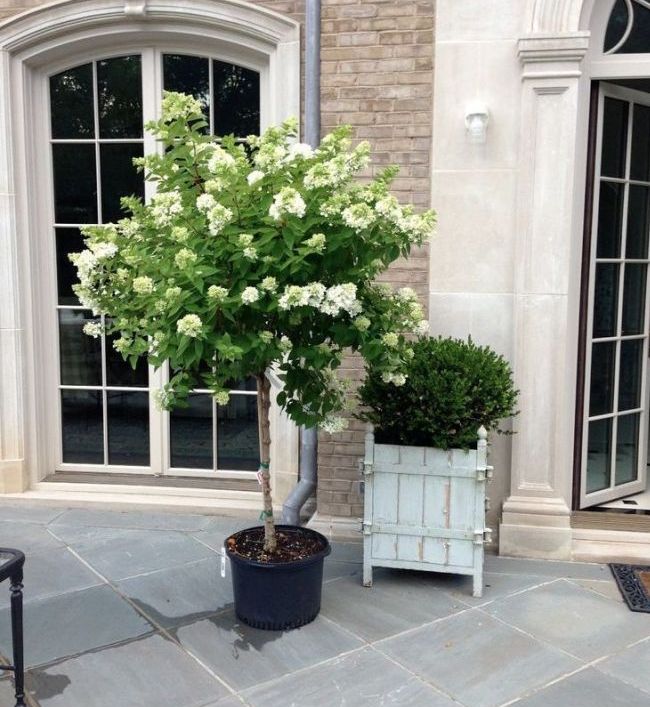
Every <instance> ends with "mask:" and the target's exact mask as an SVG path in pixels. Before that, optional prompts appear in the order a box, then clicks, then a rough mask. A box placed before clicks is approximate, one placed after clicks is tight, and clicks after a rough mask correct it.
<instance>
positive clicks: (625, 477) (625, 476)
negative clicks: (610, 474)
mask: <svg viewBox="0 0 650 707" xmlns="http://www.w3.org/2000/svg"><path fill="white" fill-rule="evenodd" d="M640 418H641V415H623V416H622V417H619V418H618V423H617V428H616V478H615V484H616V485H617V486H620V484H627V483H629V482H630V481H634V480H635V479H636V478H637V474H638V460H639V420H640Z"/></svg>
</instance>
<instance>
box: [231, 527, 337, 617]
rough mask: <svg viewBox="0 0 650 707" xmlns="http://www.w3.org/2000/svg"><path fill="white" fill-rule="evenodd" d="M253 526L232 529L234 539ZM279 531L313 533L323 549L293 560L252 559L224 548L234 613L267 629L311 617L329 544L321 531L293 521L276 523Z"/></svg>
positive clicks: (317, 603) (316, 606) (316, 605)
mask: <svg viewBox="0 0 650 707" xmlns="http://www.w3.org/2000/svg"><path fill="white" fill-rule="evenodd" d="M259 528H260V526H258V527H257V528H247V529H246V530H240V531H239V532H237V533H234V534H233V535H231V536H230V538H234V539H237V537H238V536H240V535H245V534H246V533H247V532H250V531H252V530H258V529H259ZM276 529H277V530H279V531H282V532H289V533H301V534H304V535H307V536H311V537H316V538H318V540H320V542H321V543H322V545H323V549H322V550H321V551H320V552H318V553H316V554H315V555H312V556H311V557H307V558H305V559H304V560H296V561H295V562H283V563H270V562H256V561H254V560H249V559H247V558H245V557H241V555H237V554H235V553H233V552H230V551H229V550H228V540H230V538H226V542H225V548H226V554H227V555H228V557H229V558H230V570H231V574H232V588H233V593H234V596H235V613H236V614H237V617H238V618H239V619H240V620H241V621H243V622H244V623H245V624H248V625H249V626H253V627H255V628H261V629H265V630H268V631H284V630H286V629H290V628H298V627H299V626H304V625H305V624H308V623H310V622H311V621H313V620H314V619H315V618H316V617H317V616H318V612H319V611H320V600H321V590H322V588H323V562H324V560H325V558H326V557H327V555H329V554H330V552H331V551H332V548H331V547H330V544H329V542H328V540H327V538H326V537H325V536H324V535H321V534H320V533H317V532H316V531H315V530H311V529H310V528H301V527H299V526H294V525H277V526H276Z"/></svg>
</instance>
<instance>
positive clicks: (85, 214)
mask: <svg viewBox="0 0 650 707" xmlns="http://www.w3.org/2000/svg"><path fill="white" fill-rule="evenodd" d="M52 158H53V162H54V213H55V220H56V222H57V223H97V175H96V172H95V146H94V145H79V144H67V145H60V144H58V145H52Z"/></svg>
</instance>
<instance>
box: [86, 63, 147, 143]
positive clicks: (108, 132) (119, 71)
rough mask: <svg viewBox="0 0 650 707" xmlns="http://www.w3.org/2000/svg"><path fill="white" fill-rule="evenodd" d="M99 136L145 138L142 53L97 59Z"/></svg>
mask: <svg viewBox="0 0 650 707" xmlns="http://www.w3.org/2000/svg"><path fill="white" fill-rule="evenodd" d="M97 96H98V99H99V136H100V137H102V138H127V137H142V76H141V67H140V57H139V56H122V57H118V58H115V59H105V60H103V61H98V62H97Z"/></svg>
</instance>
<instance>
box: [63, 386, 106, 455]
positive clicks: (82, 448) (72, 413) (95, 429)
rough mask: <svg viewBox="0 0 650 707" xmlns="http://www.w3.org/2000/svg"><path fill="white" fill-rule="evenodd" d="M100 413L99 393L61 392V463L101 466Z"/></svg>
mask: <svg viewBox="0 0 650 707" xmlns="http://www.w3.org/2000/svg"><path fill="white" fill-rule="evenodd" d="M102 409H103V406H102V393H101V391H98V390H62V391H61V422H62V441H63V461H64V462H67V463H75V462H76V463H77V464H102V463H103V462H104V432H103V429H104V423H103V412H102Z"/></svg>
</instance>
